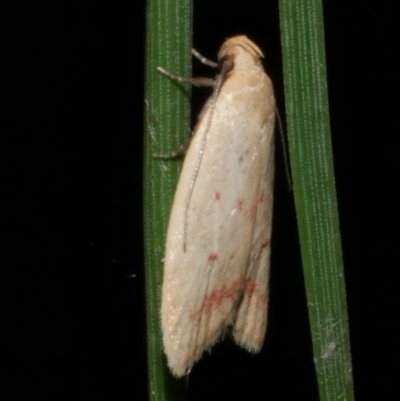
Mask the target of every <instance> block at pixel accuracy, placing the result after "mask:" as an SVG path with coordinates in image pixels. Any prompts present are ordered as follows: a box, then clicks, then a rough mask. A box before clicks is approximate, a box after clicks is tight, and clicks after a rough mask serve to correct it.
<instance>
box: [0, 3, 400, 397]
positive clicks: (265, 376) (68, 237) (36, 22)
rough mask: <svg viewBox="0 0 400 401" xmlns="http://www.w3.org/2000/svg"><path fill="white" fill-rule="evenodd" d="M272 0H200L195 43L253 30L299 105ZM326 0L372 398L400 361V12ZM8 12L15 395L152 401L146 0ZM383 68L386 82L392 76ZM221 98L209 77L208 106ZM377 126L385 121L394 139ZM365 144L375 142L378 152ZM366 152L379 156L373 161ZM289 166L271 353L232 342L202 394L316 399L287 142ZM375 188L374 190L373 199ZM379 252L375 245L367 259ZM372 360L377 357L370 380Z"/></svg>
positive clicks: (11, 382)
mask: <svg viewBox="0 0 400 401" xmlns="http://www.w3.org/2000/svg"><path fill="white" fill-rule="evenodd" d="M136 3H137V4H136ZM263 3H264V2H257V1H255V0H248V1H246V2H245V3H241V4H240V5H239V4H237V5H235V3H234V2H228V1H218V2H216V1H214V2H211V1H205V0H203V1H201V2H200V1H197V2H195V6H194V36H193V44H194V47H195V48H196V49H198V50H199V51H200V52H201V53H202V54H204V55H205V56H207V57H208V58H211V59H215V57H216V53H217V51H218V48H219V46H220V45H221V43H222V42H223V40H224V39H225V38H227V37H229V36H232V35H236V34H246V35H247V36H249V37H250V38H251V39H253V40H254V41H255V43H257V44H258V45H259V46H260V48H261V49H262V50H263V51H264V53H265V55H266V58H265V63H264V65H265V67H266V70H267V72H268V74H269V75H270V76H271V78H272V80H273V82H274V86H275V91H276V97H277V100H278V105H279V108H280V110H281V114H284V113H283V110H284V99H283V81H282V80H283V78H282V65H281V53H280V37H279V25H278V24H279V17H278V9H277V2H276V1H270V2H265V3H266V4H263ZM324 7H325V10H324V11H325V18H326V20H325V24H326V43H327V65H328V88H329V96H330V98H329V100H330V109H331V122H332V141H333V152H334V163H335V171H336V180H337V192H338V207H339V213H340V224H341V230H342V241H343V253H344V262H345V273H346V281H347V292H348V308H349V317H350V329H351V335H352V337H351V340H352V351H353V364H354V366H353V370H354V372H353V373H354V379H355V387H356V394H357V400H359V401H361V400H363V399H365V398H364V388H365V387H369V392H370V394H372V393H373V391H378V392H377V396H378V395H379V396H380V397H382V398H381V399H388V397H389V396H393V394H394V391H397V392H398V390H397V388H396V390H395V383H396V382H397V381H398V368H396V369H397V370H393V368H392V365H391V363H390V359H393V361H395V360H397V361H398V358H397V359H396V357H398V356H399V355H398V354H399V347H398V340H397V341H396V340H395V338H396V336H395V333H396V332H398V329H399V327H398V326H399V317H398V311H399V310H398V308H397V306H396V303H395V302H394V301H395V299H397V296H395V295H394V294H395V293H396V290H397V287H398V285H397V284H398V280H397V281H396V278H398V276H399V274H398V269H396V268H395V267H396V266H395V262H394V260H395V254H396V252H395V250H396V247H395V246H394V244H397V243H398V241H397V239H398V234H397V236H389V235H387V236H384V235H383V234H384V233H387V232H388V230H387V229H386V228H385V227H386V226H392V225H394V221H393V220H392V216H393V215H394V211H395V210H396V209H397V207H396V205H397V202H396V201H397V200H398V196H397V195H398V185H397V181H396V174H398V172H397V170H396V169H397V168H398V162H397V160H398V156H397V152H396V150H395V149H396V147H395V146H394V145H393V141H392V142H390V140H387V136H388V135H389V138H390V134H391V133H393V134H394V133H395V132H396V130H395V127H396V128H397V126H398V124H396V125H395V123H393V122H392V121H393V120H390V116H392V115H396V113H397V114H398V108H397V107H396V106H397V103H396V102H395V101H393V99H394V97H395V95H397V86H398V78H397V72H396V71H397V70H396V69H395V68H393V67H391V65H393V60H394V58H395V56H394V52H395V49H397V48H398V46H397V44H398V42H397V41H396V39H397V33H396V30H395V28H393V27H395V25H396V23H395V22H396V21H395V15H397V13H396V9H395V8H391V7H390V6H387V7H386V6H383V5H380V6H379V7H380V8H379V9H378V8H377V7H376V8H373V7H372V6H370V5H369V3H368V2H367V3H363V5H362V7H361V8H360V9H359V10H357V12H351V10H349V8H348V5H347V3H345V2H340V1H333V0H332V1H331V0H329V1H325V2H324ZM2 16H3V18H4V19H5V23H4V24H3V27H5V34H4V35H3V37H2V43H3V45H2V49H1V53H2V62H1V64H2V70H3V71H2V74H1V82H2V85H1V88H2V89H1V93H0V96H1V104H0V113H1V114H0V117H1V134H0V136H1V145H0V150H1V155H2V156H1V160H2V162H3V168H2V175H1V176H2V181H1V194H2V204H3V206H2V207H1V210H2V213H1V215H2V223H1V229H2V233H3V244H4V251H3V258H2V264H1V265H2V272H3V275H2V280H1V283H2V287H3V290H2V293H3V294H4V295H5V297H4V300H3V302H2V306H3V307H2V310H3V312H2V323H3V324H2V333H3V341H2V357H1V364H2V365H3V368H4V369H3V371H4V373H3V381H4V383H5V385H4V387H3V391H4V393H5V394H6V398H4V399H6V400H14V399H15V400H17V399H24V398H25V397H26V396H27V395H29V397H30V398H37V397H39V398H40V399H43V400H47V399H49V400H50V399H51V400H58V399H59V400H111V399H113V400H114V399H115V400H132V399H134V400H136V399H137V400H146V399H147V376H146V375H147V373H146V358H145V357H146V354H145V353H146V338H145V312H144V290H143V287H144V277H143V271H144V270H143V234H142V231H143V228H142V205H141V203H142V149H143V82H144V78H143V71H144V54H143V53H144V39H145V25H144V21H145V6H144V4H143V2H133V1H131V2H110V3H106V2H100V1H69V2H64V1H57V2H52V3H50V4H46V5H38V4H36V2H35V3H33V2H31V3H28V4H25V5H24V6H23V7H22V6H14V9H13V10H10V9H9V10H7V12H2ZM373 21H375V24H371V22H373ZM387 21H389V24H386V22H387ZM380 27H386V29H385V30H381V29H380ZM385 33H386V35H385ZM371 39H372V40H371ZM378 65H379V66H384V68H385V71H384V74H381V75H380V74H379V73H378V72H377V69H376V68H377V66H378ZM193 68H194V75H196V76H198V75H206V74H207V75H209V76H210V75H212V74H213V71H212V70H210V69H208V68H207V67H204V66H202V65H200V63H198V62H196V61H195V62H194V66H193ZM383 78H386V79H388V81H387V82H388V84H387V85H382V84H379V82H381V80H382V79H383ZM376 89H381V90H380V91H379V92H378V94H376V92H375V91H376ZM208 95H209V92H207V91H206V90H199V89H194V90H193V111H194V114H196V113H197V112H198V110H199V108H200V107H201V104H202V103H203V102H204V99H205V98H206V97H207V96H208ZM377 106H383V107H384V108H385V110H386V112H385V115H382V120H383V121H382V123H381V124H380V127H379V128H376V127H373V124H372V122H373V117H375V116H378V115H379V111H378V110H379V107H377ZM387 117H388V118H387ZM362 123H364V124H362ZM364 125H365V127H366V128H364ZM361 127H362V128H361ZM378 132H379V133H380V132H382V133H385V135H380V137H378V138H377V133H378ZM357 134H359V135H357ZM393 134H392V136H394V135H393ZM366 144H367V145H368V144H373V146H372V147H370V148H371V149H370V150H368V151H365V150H364V148H363V146H364V145H366ZM362 155H368V158H366V160H365V161H364V162H361V161H359V157H358V156H362ZM360 166H363V167H362V168H359V169H357V167H360ZM379 167H383V169H382V170H385V171H386V174H385V175H381V174H380V173H379ZM276 169H277V173H276V189H275V191H276V196H275V209H274V213H275V216H274V238H273V255H272V277H271V302H270V307H269V310H270V317H269V329H268V334H267V338H266V343H265V347H264V349H263V351H262V352H261V354H260V355H259V356H256V357H254V356H251V355H248V354H247V353H246V352H245V351H243V350H241V349H239V348H238V347H236V346H235V345H233V343H231V341H229V340H228V341H224V342H223V343H221V344H219V345H218V346H216V347H215V348H214V349H213V351H212V353H211V355H206V356H205V357H204V358H203V359H202V361H200V362H199V363H198V364H197V365H196V366H195V367H194V368H193V371H192V373H191V375H190V378H189V392H190V396H191V399H193V400H204V399H207V400H210V401H211V400H220V399H242V398H244V397H246V398H245V399H255V398H256V397H259V396H260V397H262V398H263V399H268V400H292V399H304V400H310V401H312V400H316V399H317V396H316V384H315V373H314V370H313V363H312V350H311V345H310V335H309V328H308V321H307V312H306V301H305V294H304V289H303V281H302V280H303V278H302V272H301V265H300V261H299V250H298V248H299V247H298V238H297V231H296V221H295V213H294V203H293V199H292V194H291V193H289V192H288V191H287V184H286V181H285V176H284V167H283V162H282V156H281V146H280V145H279V142H278V146H277V167H276ZM387 174H393V175H395V177H393V176H392V177H391V178H386V177H388V175H387ZM393 178H394V179H393ZM364 180H365V181H364ZM360 183H362V185H360ZM360 187H362V188H368V190H367V191H365V192H364V194H363V195H361V194H359V193H358V188H360ZM379 194H380V196H379ZM374 195H375V196H374ZM375 197H376V200H375ZM371 200H373V205H372V204H371V206H366V205H369V203H370V202H371ZM379 202H380V203H379ZM363 208H366V209H365V210H364V209H363ZM369 222H371V223H369ZM366 223H367V224H366ZM390 223H392V224H390ZM375 224H377V226H375ZM362 228H363V229H362ZM389 231H390V230H389ZM397 231H398V230H397ZM389 237H390V240H389V241H388V238H389ZM361 244H362V246H361ZM362 255H367V256H368V257H367V258H366V262H364V263H362V262H361V256H362ZM378 255H379V256H378ZM371 263H372V264H373V267H374V270H373V273H370V274H368V277H371V278H373V280H374V286H373V287H368V288H369V289H368V295H369V297H368V300H370V301H373V302H372V304H371V305H368V308H367V306H366V305H365V304H364V299H363V297H362V288H363V282H364V276H365V272H366V271H368V272H369V270H367V267H368V265H369V264H371ZM370 288H371V289H370ZM366 310H368V311H369V312H370V313H369V314H368V330H367V331H368V334H372V336H373V337H372V339H371V341H369V342H368V354H367V355H368V357H364V356H363V350H364V344H363V343H364V332H365V328H364V322H365V321H366V319H365V321H364V311H366ZM388 355H389V358H386V357H387V356H388ZM384 357H385V359H383V358H384ZM367 361H368V362H372V364H371V368H370V369H369V373H371V375H370V378H369V380H368V384H366V377H367V376H366V370H367V369H366V368H365V366H366V362H367ZM391 399H393V398H391Z"/></svg>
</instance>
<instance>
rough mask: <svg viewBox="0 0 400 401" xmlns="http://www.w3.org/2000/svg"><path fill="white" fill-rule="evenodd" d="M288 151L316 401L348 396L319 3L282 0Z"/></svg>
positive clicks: (345, 328) (348, 368)
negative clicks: (316, 392) (313, 366)
mask: <svg viewBox="0 0 400 401" xmlns="http://www.w3.org/2000/svg"><path fill="white" fill-rule="evenodd" d="M280 18H281V31H282V34H281V35H282V51H283V65H284V79H285V99H286V113H287V124H288V138H289V150H290V159H291V166H292V176H293V187H294V194H295V203H296V213H297V219H298V226H299V235H300V242H301V253H302V261H303V269H304V277H305V284H306V292H307V301H308V311H309V319H310V326H311V334H312V341H313V350H314V363H315V368H316V372H317V379H318V387H319V394H320V399H321V401H325V400H329V401H332V400H341V401H344V400H346V401H350V400H354V395H353V381H352V367H351V354H350V343H349V331H348V320H347V309H346V296H345V283H344V276H343V261H342V253H341V244H340V231H339V223H338V215H337V204H336V191H335V180H334V172H333V163H332V149H331V139H330V125H329V111H328V95H327V81H326V67H325V48H324V32H323V29H324V25H323V13H322V2H321V0H299V1H293V0H280Z"/></svg>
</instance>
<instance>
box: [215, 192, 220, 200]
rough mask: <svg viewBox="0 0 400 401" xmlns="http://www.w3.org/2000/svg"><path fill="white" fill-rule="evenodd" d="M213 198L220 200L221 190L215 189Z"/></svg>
mask: <svg viewBox="0 0 400 401" xmlns="http://www.w3.org/2000/svg"><path fill="white" fill-rule="evenodd" d="M215 199H216V200H220V199H221V192H219V191H217V192H216V193H215Z"/></svg>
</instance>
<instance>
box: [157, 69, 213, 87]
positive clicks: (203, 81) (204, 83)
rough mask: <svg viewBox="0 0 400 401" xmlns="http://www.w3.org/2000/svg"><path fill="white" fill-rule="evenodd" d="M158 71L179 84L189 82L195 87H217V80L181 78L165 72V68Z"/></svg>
mask: <svg viewBox="0 0 400 401" xmlns="http://www.w3.org/2000/svg"><path fill="white" fill-rule="evenodd" d="M157 70H158V71H159V72H161V74H164V75H166V76H167V77H169V78H171V79H174V80H175V81H178V82H188V83H190V84H192V85H194V86H212V87H215V85H216V81H215V79H212V78H185V77H180V76H179V75H175V74H172V73H170V72H169V71H167V70H164V68H162V67H157Z"/></svg>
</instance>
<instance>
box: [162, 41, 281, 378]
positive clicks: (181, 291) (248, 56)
mask: <svg viewBox="0 0 400 401" xmlns="http://www.w3.org/2000/svg"><path fill="white" fill-rule="evenodd" d="M193 53H194V55H195V56H197V57H198V58H200V59H201V61H202V62H203V63H205V64H208V65H210V66H217V64H216V63H213V62H211V61H208V60H206V59H204V58H202V57H201V56H200V55H199V54H198V53H197V52H196V51H193ZM263 57H264V56H263V53H262V51H261V50H260V49H259V47H258V46H257V45H256V44H255V43H253V42H252V41H251V40H250V39H248V38H247V37H246V36H244V35H241V36H235V37H232V38H230V39H227V40H226V41H225V42H224V43H223V45H222V46H221V48H220V50H219V53H218V68H219V69H220V74H219V75H217V77H216V79H209V78H181V77H177V76H175V75H173V74H171V73H169V72H167V71H165V70H164V69H162V68H160V67H159V68H158V69H159V71H160V72H162V73H164V74H165V75H167V76H169V77H170V78H173V79H177V80H178V81H186V82H191V83H192V84H194V85H198V86H212V87H213V94H212V96H211V97H210V98H209V100H208V101H207V102H206V104H205V106H204V108H203V110H202V112H201V114H200V116H199V120H198V122H197V125H196V127H195V129H194V132H193V138H192V141H191V143H190V146H189V149H188V151H187V154H186V157H185V160H184V164H183V167H182V172H181V175H180V179H179V183H178V186H177V189H176V193H175V198H174V202H173V207H172V211H171V216H170V220H169V226H168V232H167V242H166V251H165V259H164V277H163V286H162V306H161V323H162V332H163V344H164V350H165V353H166V356H167V360H168V365H169V367H170V369H171V372H172V373H173V374H174V375H175V376H176V377H181V376H184V375H185V374H186V373H187V372H188V371H189V370H190V368H191V367H192V365H193V364H194V363H195V362H196V361H198V360H199V359H200V357H201V356H202V354H203V353H204V352H205V351H207V350H209V349H210V348H211V347H212V346H213V345H214V344H215V343H216V342H217V341H218V340H220V339H222V338H223V337H224V336H225V335H227V334H231V335H232V337H233V339H234V341H235V342H236V343H237V344H238V345H239V346H241V347H243V348H245V349H246V350H247V351H249V352H252V353H256V352H259V351H260V350H261V348H262V345H263V342H264V337H265V332H266V325H267V303H268V280H269V267H270V266H269V265H270V250H271V246H270V244H271V223H272V202H273V193H272V192H273V180H274V135H273V134H274V122H275V98H274V92H273V86H272V83H271V80H270V79H269V77H268V76H267V75H266V73H265V72H264V69H263V67H262V64H261V58H263Z"/></svg>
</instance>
